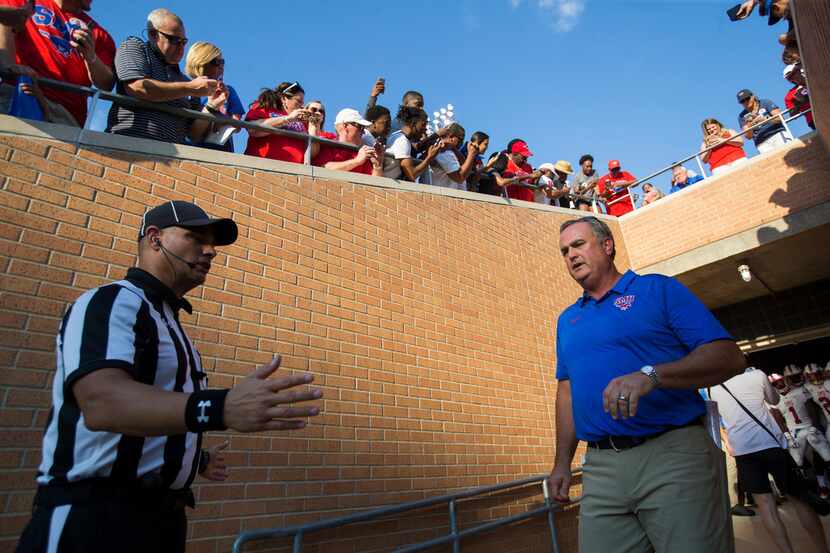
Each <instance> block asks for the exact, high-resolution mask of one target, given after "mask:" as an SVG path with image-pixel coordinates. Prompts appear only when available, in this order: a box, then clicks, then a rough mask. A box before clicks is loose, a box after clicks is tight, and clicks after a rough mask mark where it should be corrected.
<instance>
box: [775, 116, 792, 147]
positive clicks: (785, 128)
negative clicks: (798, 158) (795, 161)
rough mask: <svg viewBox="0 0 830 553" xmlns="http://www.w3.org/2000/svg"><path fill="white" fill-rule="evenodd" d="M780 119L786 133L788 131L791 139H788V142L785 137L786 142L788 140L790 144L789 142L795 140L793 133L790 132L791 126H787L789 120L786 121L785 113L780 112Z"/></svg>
mask: <svg viewBox="0 0 830 553" xmlns="http://www.w3.org/2000/svg"><path fill="white" fill-rule="evenodd" d="M778 118H779V119H780V120H781V124H782V125H784V130H785V131H787V136H788V137H789V139H788V140H787V138H786V137H785V140H786V141H787V142H789V140H792V139H793V133H791V132H790V126H789V125H787V120H786V119H784V112H780V113H779V114H778Z"/></svg>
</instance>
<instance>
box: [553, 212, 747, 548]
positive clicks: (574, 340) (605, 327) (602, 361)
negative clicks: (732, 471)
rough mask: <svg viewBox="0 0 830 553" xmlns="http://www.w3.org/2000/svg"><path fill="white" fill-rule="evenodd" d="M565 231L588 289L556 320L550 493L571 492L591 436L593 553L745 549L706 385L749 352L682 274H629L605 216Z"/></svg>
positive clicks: (584, 520)
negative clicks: (734, 523) (574, 466)
mask: <svg viewBox="0 0 830 553" xmlns="http://www.w3.org/2000/svg"><path fill="white" fill-rule="evenodd" d="M559 235H560V236H559V248H560V251H561V253H562V258H563V260H564V262H565V265H566V267H567V269H568V273H569V274H570V276H571V278H573V279H574V281H576V282H577V283H578V284H579V285H580V286H581V287H582V289H583V293H582V295H581V297H579V299H577V301H576V302H575V303H574V304H573V305H571V306H570V307H568V308H567V309H566V310H565V311H563V312H562V313H561V314H560V316H559V319H558V321H557V325H556V379H557V390H556V404H555V406H556V438H555V444H556V453H555V458H554V459H555V460H554V467H553V470H552V471H551V475H550V484H551V486H550V490H551V495H552V496H553V498H554V499H555V500H556V501H560V502H563V503H565V502H567V501H569V498H568V494H569V489H570V483H571V462H572V461H573V456H574V454H575V452H576V448H577V445H578V443H579V441H580V440H582V441H585V442H587V446H588V447H587V452H586V455H585V462H584V465H583V477H582V485H583V497H582V502H581V506H580V520H579V538H580V539H579V541H580V548H581V551H583V552H584V553H604V552H613V553H646V552H657V553H667V552H671V553H704V552H706V553H716V552H717V553H726V552H729V551H734V543H733V540H732V533H731V531H730V530H731V522H730V517H729V510H728V509H729V507H728V501H726V495H725V493H726V488H725V487H726V482H725V479H724V478H723V474H724V473H723V472H721V471H720V469H719V464H720V463H723V458H722V457H721V455H722V453H721V451H720V450H719V449H717V448H716V447H715V445H714V443H713V441H712V439H711V438H710V437H709V435H708V434H707V432H706V430H705V428H704V426H703V422H702V418H703V416H704V414H705V413H706V406H705V404H704V402H703V398H702V397H701V396H700V394H699V393H698V392H697V389H698V388H703V387H707V386H714V385H716V384H718V383H720V382H723V381H724V380H726V379H728V378H730V377H731V376H733V375H735V374H737V373H738V372H740V371H741V370H743V368H744V367H745V366H746V362H745V360H744V357H743V355H742V354H741V350H740V349H739V348H738V346H737V345H736V344H735V342H734V340H733V339H732V337H731V336H730V335H729V334H728V333H727V332H726V330H724V328H723V327H722V326H721V324H720V323H718V321H717V319H715V317H714V316H712V314H711V313H710V312H709V310H708V309H706V307H705V306H704V305H703V304H702V303H701V302H700V300H698V299H697V298H696V297H695V296H694V295H693V294H692V293H691V292H689V290H688V289H686V288H685V287H684V286H683V285H682V284H680V283H679V282H678V281H677V280H675V279H673V278H671V277H666V276H663V275H656V274H651V275H638V274H636V273H634V272H633V271H627V272H625V273H624V274H621V273H620V272H619V271H618V270H617V267H616V265H615V263H614V257H615V254H616V248H615V241H614V236H613V235H612V233H611V230H610V229H609V228H608V225H606V224H605V223H604V222H603V221H601V220H599V219H597V218H596V217H592V216H587V217H582V218H580V219H573V220H570V221H566V222H564V223H563V224H562V226H561V227H560V231H559Z"/></svg>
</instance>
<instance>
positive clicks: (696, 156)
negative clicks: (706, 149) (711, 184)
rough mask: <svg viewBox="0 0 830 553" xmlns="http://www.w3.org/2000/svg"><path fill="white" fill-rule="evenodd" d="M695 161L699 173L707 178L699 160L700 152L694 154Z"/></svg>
mask: <svg viewBox="0 0 830 553" xmlns="http://www.w3.org/2000/svg"><path fill="white" fill-rule="evenodd" d="M695 161H697V166H698V168H699V169H700V174H701V175H703V178H704V179H705V178H708V177H707V176H706V171H705V170H704V169H703V162H702V161H701V160H700V154H696V155H695Z"/></svg>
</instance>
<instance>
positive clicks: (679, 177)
mask: <svg viewBox="0 0 830 553" xmlns="http://www.w3.org/2000/svg"><path fill="white" fill-rule="evenodd" d="M702 180H703V177H702V176H700V175H693V176H689V170H688V169H686V168H685V167H683V166H682V165H675V166H674V167H672V170H671V190H669V194H674V193H675V192H677V191H679V190H683V189H684V188H686V187H687V186H691V185H692V184H695V183H696V182H700V181H702ZM655 190H656V189H655ZM643 191H645V188H644V189H643ZM658 192H659V190H658ZM661 197H662V196H661ZM646 203H648V202H646Z"/></svg>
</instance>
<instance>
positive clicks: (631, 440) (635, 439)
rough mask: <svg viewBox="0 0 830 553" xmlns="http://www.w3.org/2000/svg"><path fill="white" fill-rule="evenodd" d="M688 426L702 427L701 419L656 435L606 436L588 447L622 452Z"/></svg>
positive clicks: (669, 428) (667, 429)
mask: <svg viewBox="0 0 830 553" xmlns="http://www.w3.org/2000/svg"><path fill="white" fill-rule="evenodd" d="M689 426H703V420H702V419H701V418H695V419H692V420H690V421H689V422H687V423H686V424H681V425H680V426H670V427H668V428H666V429H665V430H662V431H660V432H658V433H656V434H649V435H648V436H608V437H607V438H603V439H601V440H599V441H596V442H588V447H593V448H595V449H613V450H614V451H622V450H624V449H631V448H632V447H637V446H638V445H643V444H644V443H646V442H647V441H649V440H653V439H654V438H657V437H660V436H662V435H663V434H666V433H667V432H671V431H672V430H678V429H680V428H687V427H689Z"/></svg>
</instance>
